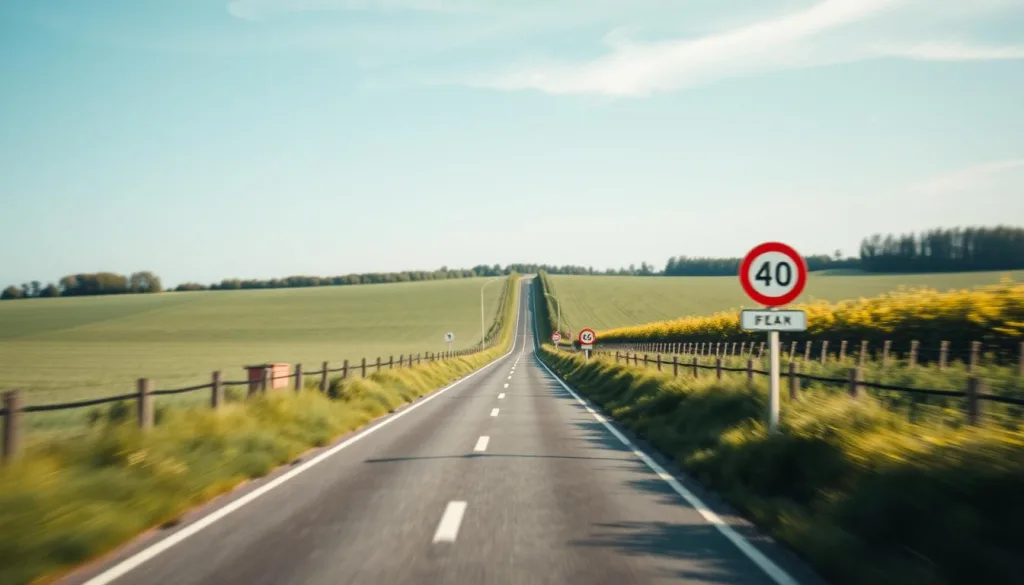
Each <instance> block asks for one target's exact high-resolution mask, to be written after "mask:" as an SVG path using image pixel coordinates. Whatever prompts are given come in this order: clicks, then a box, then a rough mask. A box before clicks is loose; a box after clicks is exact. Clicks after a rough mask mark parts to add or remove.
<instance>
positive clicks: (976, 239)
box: [860, 226, 1024, 272]
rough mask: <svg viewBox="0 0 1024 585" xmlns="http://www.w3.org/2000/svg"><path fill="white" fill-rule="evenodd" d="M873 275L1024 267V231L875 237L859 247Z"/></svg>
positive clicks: (956, 230) (1005, 228)
mask: <svg viewBox="0 0 1024 585" xmlns="http://www.w3.org/2000/svg"><path fill="white" fill-rule="evenodd" d="M860 259H861V264H862V265H863V267H864V269H865V270H868V271H870V272H957V271H965V270H1015V269H1020V268H1024V228H1020V227H1008V226H996V227H967V228H960V227H957V228H952V229H943V228H939V229H932V230H927V231H925V232H922V233H920V234H914V233H909V234H901V235H899V236H895V235H893V234H889V235H886V236H885V237H884V238H883V237H882V236H881V235H880V234H874V235H872V236H870V237H867V238H864V240H862V241H861V245H860Z"/></svg>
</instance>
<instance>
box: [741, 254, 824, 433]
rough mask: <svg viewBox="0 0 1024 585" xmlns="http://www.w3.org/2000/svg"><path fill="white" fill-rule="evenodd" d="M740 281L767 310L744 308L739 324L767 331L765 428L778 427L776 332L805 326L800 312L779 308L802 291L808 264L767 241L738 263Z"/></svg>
mask: <svg viewBox="0 0 1024 585" xmlns="http://www.w3.org/2000/svg"><path fill="white" fill-rule="evenodd" d="M740 284H742V285H743V291H744V292H746V293H747V296H749V297H750V298H752V299H754V302H756V303H758V304H760V305H764V306H765V307H768V308H767V309H760V310H753V311H743V313H742V314H741V315H740V324H741V327H742V328H743V329H744V330H748V331H767V332H768V346H769V349H768V363H769V367H768V375H769V382H768V429H769V431H770V432H771V433H773V434H774V433H777V432H778V429H779V404H780V399H779V386H780V378H781V376H780V369H781V368H780V366H779V357H780V351H779V331H803V330H805V329H807V315H806V314H805V313H804V312H803V311H780V310H778V309H776V308H775V307H778V306H781V305H786V304H789V303H791V302H793V301H794V300H796V298H797V297H798V296H800V293H802V292H804V286H805V285H806V284H807V264H806V263H805V262H804V259H803V256H801V255H800V254H797V253H796V250H794V249H793V248H790V247H789V246H787V245H786V244H782V243H780V242H766V243H764V244H761V245H760V246H757V247H755V248H754V249H753V250H751V251H750V252H748V253H747V255H746V256H745V257H744V258H743V262H741V263H740Z"/></svg>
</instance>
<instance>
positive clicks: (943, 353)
mask: <svg viewBox="0 0 1024 585" xmlns="http://www.w3.org/2000/svg"><path fill="white" fill-rule="evenodd" d="M948 361H949V342H948V341H943V342H941V343H939V369H940V370H945V369H946V363H947V362H948Z"/></svg>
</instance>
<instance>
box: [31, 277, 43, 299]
mask: <svg viewBox="0 0 1024 585" xmlns="http://www.w3.org/2000/svg"><path fill="white" fill-rule="evenodd" d="M42 287H43V285H42V283H40V282H39V281H38V280H33V281H32V296H33V297H38V296H39V291H40V290H42Z"/></svg>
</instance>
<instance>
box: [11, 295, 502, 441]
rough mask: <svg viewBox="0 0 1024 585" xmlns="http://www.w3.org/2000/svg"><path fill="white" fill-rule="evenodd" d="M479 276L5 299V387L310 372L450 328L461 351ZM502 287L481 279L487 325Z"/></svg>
mask: <svg viewBox="0 0 1024 585" xmlns="http://www.w3.org/2000/svg"><path fill="white" fill-rule="evenodd" d="M484 282H486V279H482V278H481V279H465V280H442V281H429V282H417V283H400V284H380V285H365V286H344V287H321V288H302V289H277V290H247V291H212V292H188V293H164V294H158V295H126V296H107V297H93V298H58V299H29V300H22V301H7V302H3V303H0V389H11V388H21V389H24V390H26V391H27V397H26V401H27V403H29V404H42V403H49V402H63V401H67V400H73V399H81V398H86V397H95V396H103V395H112V394H123V393H126V392H131V391H133V388H134V383H135V380H136V379H137V378H140V377H147V378H150V379H152V380H153V383H154V386H155V388H158V389H160V388H178V387H183V386H189V385H194V384H202V383H205V382H207V381H209V379H210V373H211V372H212V371H214V370H221V371H222V372H223V376H224V377H225V379H231V380H241V379H244V378H245V372H244V370H243V369H242V366H243V365H245V364H253V363H263V362H269V361H276V362H288V363H291V364H295V363H302V364H303V365H304V366H305V367H306V369H307V371H309V370H316V369H319V368H320V364H321V362H323V361H324V360H328V361H330V362H331V363H332V364H333V365H334V366H335V367H340V365H341V363H342V360H344V359H348V360H350V362H352V363H356V362H357V361H358V360H359V359H360V358H362V357H366V358H367V360H368V361H373V360H375V359H376V357H377V356H381V357H383V358H384V359H385V360H386V359H387V358H388V356H389V355H392V354H393V355H394V356H395V359H397V358H398V355H399V354H409V353H422V352H426V351H443V350H444V349H445V344H444V342H443V336H444V334H445V332H446V331H452V332H454V333H455V343H454V345H453V347H454V349H460V348H466V347H470V346H473V345H475V344H478V343H479V341H480V287H481V286H482V285H483V284H484ZM502 287H503V284H502V283H500V282H495V283H494V284H491V285H489V286H487V288H486V289H485V312H486V320H487V326H488V327H490V324H491V322H493V319H494V317H495V311H496V310H497V306H498V300H499V297H500V295H501V292H502ZM199 394H200V395H197V396H195V399H200V400H206V399H207V397H206V393H205V392H203V393H199ZM186 396H189V397H191V396H193V395H186ZM75 412H76V413H79V412H80V411H75ZM69 416H70V415H69ZM28 418H30V419H33V421H30V424H33V423H34V422H40V421H43V422H45V421H46V420H51V419H53V420H55V422H61V423H63V422H66V421H64V420H62V419H66V418H67V417H66V416H57V415H56V414H55V415H52V416H51V415H48V414H46V415H44V414H39V415H33V416H31V417H28ZM33 426H35V424H33Z"/></svg>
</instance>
